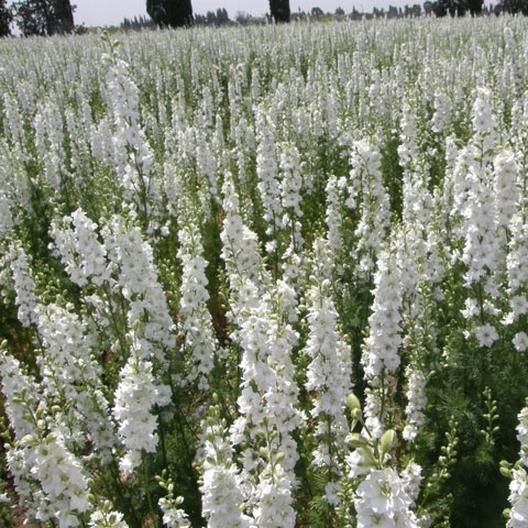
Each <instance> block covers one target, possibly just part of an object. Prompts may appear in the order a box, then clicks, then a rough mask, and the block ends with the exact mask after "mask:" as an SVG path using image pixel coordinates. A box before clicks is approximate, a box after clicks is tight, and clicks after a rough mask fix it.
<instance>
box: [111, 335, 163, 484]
mask: <svg viewBox="0 0 528 528" xmlns="http://www.w3.org/2000/svg"><path fill="white" fill-rule="evenodd" d="M139 347H140V345H139V343H137V342H135V343H132V354H131V355H130V358H129V359H128V361H127V363H126V365H125V366H124V367H123V368H122V369H121V372H120V373H119V384H118V386H117V389H116V391H115V395H114V400H115V401H114V407H113V410H112V413H113V415H114V417H115V419H116V421H117V423H118V424H119V429H118V434H119V438H120V439H121V441H122V443H123V445H124V446H125V448H126V453H125V455H124V456H123V457H122V458H121V460H120V462H119V466H120V469H121V471H122V472H123V473H130V472H131V471H133V470H134V469H135V468H136V467H137V466H139V465H140V464H141V455H142V453H143V452H145V453H154V452H155V451H156V446H157V443H158V434H157V432H156V429H157V425H158V424H157V422H158V420H157V416H156V415H155V414H154V412H153V411H154V408H155V407H156V406H158V407H163V406H165V405H167V404H168V403H169V402H170V398H171V394H170V388H169V387H168V386H167V385H161V384H159V383H157V382H156V379H155V378H154V374H153V368H152V363H151V362H150V361H148V360H146V359H144V353H141V351H140V350H139Z"/></svg>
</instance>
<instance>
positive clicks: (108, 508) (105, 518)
mask: <svg viewBox="0 0 528 528" xmlns="http://www.w3.org/2000/svg"><path fill="white" fill-rule="evenodd" d="M112 508H113V506H112V503H110V502H105V503H104V504H102V506H101V507H100V508H98V509H96V510H94V511H93V512H92V514H91V515H90V521H89V523H88V527H89V528H128V524H127V523H126V522H125V521H124V519H123V514H122V513H119V512H116V511H114V510H113V509H112Z"/></svg>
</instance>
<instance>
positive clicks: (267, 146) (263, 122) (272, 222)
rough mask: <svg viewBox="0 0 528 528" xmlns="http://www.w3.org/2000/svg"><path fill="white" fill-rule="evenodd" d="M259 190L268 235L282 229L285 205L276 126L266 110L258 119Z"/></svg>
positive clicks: (263, 109)
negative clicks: (276, 143) (283, 203)
mask: <svg viewBox="0 0 528 528" xmlns="http://www.w3.org/2000/svg"><path fill="white" fill-rule="evenodd" d="M255 126H256V137H257V158H256V162H257V176H258V180H259V183H258V189H259V191H260V193H261V199H262V205H263V207H264V220H266V222H267V223H268V224H269V228H268V234H269V235H272V234H275V231H276V230H277V229H280V228H281V227H282V213H283V205H282V200H281V184H280V181H279V176H280V172H279V164H278V160H277V151H276V146H275V142H276V132H275V126H274V125H273V122H272V120H271V117H270V116H269V114H268V112H267V111H266V109H265V108H259V109H258V112H257V118H256V123H255Z"/></svg>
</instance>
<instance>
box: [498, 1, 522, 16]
mask: <svg viewBox="0 0 528 528" xmlns="http://www.w3.org/2000/svg"><path fill="white" fill-rule="evenodd" d="M497 8H498V11H499V12H504V13H510V14H512V15H515V14H517V13H522V14H523V15H528V0H503V1H502V2H500V3H499V4H498V6H497Z"/></svg>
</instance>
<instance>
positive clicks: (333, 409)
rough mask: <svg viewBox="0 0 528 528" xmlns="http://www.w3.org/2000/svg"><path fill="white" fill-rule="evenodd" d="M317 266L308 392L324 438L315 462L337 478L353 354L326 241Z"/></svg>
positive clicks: (316, 251)
mask: <svg viewBox="0 0 528 528" xmlns="http://www.w3.org/2000/svg"><path fill="white" fill-rule="evenodd" d="M313 267H314V269H315V274H316V276H315V283H314V285H313V286H311V288H310V289H309V291H308V298H309V308H308V315H307V321H308V325H309V329H310V331H309V334H308V341H307V343H306V348H305V353H306V354H307V355H308V357H309V358H310V364H309V365H308V368H307V372H306V390H307V391H309V392H311V393H313V408H312V410H311V411H310V414H311V416H312V417H313V418H314V419H315V420H317V426H316V429H315V434H316V435H317V436H319V437H321V438H322V440H321V441H320V443H319V445H318V446H317V449H316V451H315V452H314V463H315V464H316V465H318V466H327V467H330V468H333V469H334V471H335V473H336V475H335V476H337V474H338V471H337V467H338V465H339V463H338V456H339V450H340V449H341V447H340V446H343V445H344V439H345V437H346V435H347V433H348V423H347V420H346V418H345V405H346V398H347V396H348V394H349V393H350V391H351V385H352V381H351V378H352V361H351V358H352V354H351V350H350V347H349V346H348V344H347V343H346V342H345V340H344V339H343V337H342V336H341V335H340V333H339V329H338V314H337V312H336V308H335V305H334V302H333V300H332V296H331V291H330V281H331V269H332V268H331V259H330V253H329V248H328V244H327V243H326V241H325V240H318V241H316V242H315V247H314V260H313ZM325 438H326V439H327V440H324V439H325Z"/></svg>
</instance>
